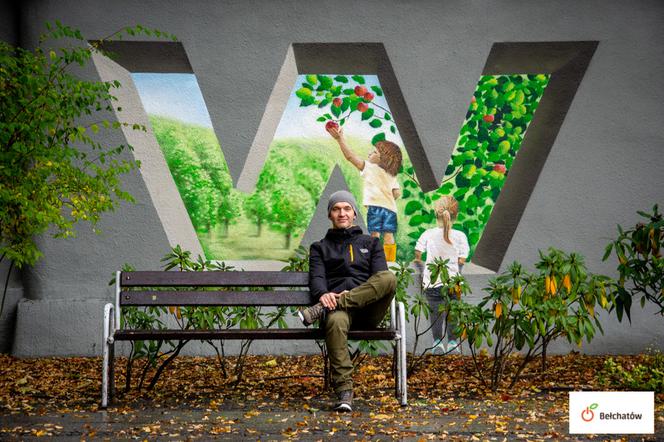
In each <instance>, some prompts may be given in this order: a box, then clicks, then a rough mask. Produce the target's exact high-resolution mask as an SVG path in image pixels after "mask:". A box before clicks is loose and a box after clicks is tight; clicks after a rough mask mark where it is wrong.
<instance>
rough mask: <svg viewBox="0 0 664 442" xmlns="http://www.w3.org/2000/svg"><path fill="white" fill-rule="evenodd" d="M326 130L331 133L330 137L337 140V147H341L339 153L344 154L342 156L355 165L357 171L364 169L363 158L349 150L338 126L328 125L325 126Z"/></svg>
mask: <svg viewBox="0 0 664 442" xmlns="http://www.w3.org/2000/svg"><path fill="white" fill-rule="evenodd" d="M326 130H327V132H328V133H329V134H330V135H332V138H334V139H335V140H337V143H339V147H340V148H341V153H343V154H344V158H346V159H347V160H348V161H350V163H351V164H352V165H353V166H355V167H357V169H358V170H359V171H362V170H364V160H363V159H362V158H360V157H359V156H357V154H356V153H355V152H353V151H352V150H350V148H349V147H348V145H347V144H346V139H345V138H344V133H343V131H342V129H341V128H340V127H329V128H326Z"/></svg>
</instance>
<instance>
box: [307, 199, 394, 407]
mask: <svg viewBox="0 0 664 442" xmlns="http://www.w3.org/2000/svg"><path fill="white" fill-rule="evenodd" d="M327 212H328V218H329V219H330V221H332V228H331V229H329V230H328V231H327V234H326V235H325V238H323V239H322V240H320V241H318V242H315V243H313V244H312V245H311V249H310V255H309V288H310V292H311V295H312V296H316V297H318V299H319V302H318V304H316V305H314V306H312V307H309V308H307V309H304V310H302V311H300V312H299V316H300V319H301V320H302V322H303V323H304V325H306V326H309V325H311V324H313V323H314V322H315V321H317V320H319V319H321V320H324V327H325V344H326V345H327V352H328V355H329V359H330V368H331V377H332V386H333V387H334V391H335V392H336V394H337V402H336V403H335V405H334V410H336V411H352V405H353V378H352V374H353V363H352V361H351V358H350V353H349V351H348V330H349V329H350V328H351V327H353V328H374V327H376V326H378V325H379V324H380V322H381V321H382V319H383V318H384V317H385V313H386V312H387V309H388V308H389V306H390V303H391V302H392V298H393V297H394V293H395V290H396V278H395V276H394V275H393V274H392V272H390V271H389V270H388V269H387V263H386V262H385V253H384V252H383V247H382V245H381V244H380V240H379V239H378V238H373V237H371V236H369V235H365V234H363V233H362V229H361V228H360V227H358V226H356V225H354V221H355V219H356V218H357V214H358V210H357V204H356V203H355V198H353V195H352V194H351V193H350V192H346V191H343V190H342V191H338V192H335V193H333V194H332V195H331V196H330V200H329V202H328V203H327Z"/></svg>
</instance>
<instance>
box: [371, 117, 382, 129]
mask: <svg viewBox="0 0 664 442" xmlns="http://www.w3.org/2000/svg"><path fill="white" fill-rule="evenodd" d="M382 125H383V122H382V121H380V120H379V119H377V118H375V119H373V120H371V121H370V122H369V126H371V127H373V128H375V129H377V128H379V127H381V126H382Z"/></svg>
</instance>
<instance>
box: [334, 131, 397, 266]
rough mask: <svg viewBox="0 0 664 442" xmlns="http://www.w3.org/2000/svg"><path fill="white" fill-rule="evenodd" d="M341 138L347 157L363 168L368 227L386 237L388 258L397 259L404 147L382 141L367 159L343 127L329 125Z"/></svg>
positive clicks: (335, 134) (341, 144)
mask: <svg viewBox="0 0 664 442" xmlns="http://www.w3.org/2000/svg"><path fill="white" fill-rule="evenodd" d="M326 129H327V131H328V133H329V134H330V135H331V136H332V138H334V139H335V140H337V142H338V143H339V147H340V148H341V152H342V153H343V155H344V157H345V158H346V160H348V161H349V162H350V163H351V164H352V165H353V166H355V167H356V168H357V170H359V171H360V176H361V177H362V182H363V184H364V192H363V196H362V200H363V201H362V203H363V204H364V206H365V207H366V208H367V229H368V230H369V233H370V234H371V236H373V237H375V238H380V237H381V235H382V237H383V249H384V250H385V258H386V259H387V261H390V262H394V261H396V257H397V245H396V242H395V238H394V234H395V233H396V231H397V202H396V199H397V198H399V196H400V195H401V189H400V187H399V182H398V181H397V173H398V172H399V168H400V167H401V160H402V157H401V149H399V146H397V145H396V144H394V143H392V142H390V141H379V142H377V143H376V145H375V149H374V150H373V151H372V152H371V153H370V154H369V158H368V159H367V160H366V161H365V160H363V159H362V158H360V157H359V156H358V155H357V154H356V153H355V152H353V151H352V150H351V149H350V148H349V147H348V145H347V144H346V139H345V138H344V134H343V130H342V129H341V128H340V127H335V126H330V127H327V128H326Z"/></svg>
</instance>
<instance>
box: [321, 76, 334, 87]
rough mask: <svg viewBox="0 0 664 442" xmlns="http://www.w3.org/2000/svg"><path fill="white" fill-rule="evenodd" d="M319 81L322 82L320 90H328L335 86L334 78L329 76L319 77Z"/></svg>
mask: <svg viewBox="0 0 664 442" xmlns="http://www.w3.org/2000/svg"><path fill="white" fill-rule="evenodd" d="M318 81H320V86H319V89H320V90H328V89H330V88H331V87H332V85H333V84H334V81H333V80H332V78H330V77H328V76H327V75H318Z"/></svg>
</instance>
